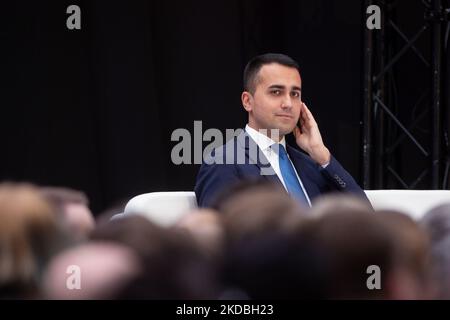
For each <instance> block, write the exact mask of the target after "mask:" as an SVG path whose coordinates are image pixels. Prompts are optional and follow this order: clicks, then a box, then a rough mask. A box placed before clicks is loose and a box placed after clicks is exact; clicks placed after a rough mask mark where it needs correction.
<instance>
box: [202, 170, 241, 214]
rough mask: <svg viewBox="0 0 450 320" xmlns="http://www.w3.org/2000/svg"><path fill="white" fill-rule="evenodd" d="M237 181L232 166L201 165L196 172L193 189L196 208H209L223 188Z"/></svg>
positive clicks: (237, 178) (235, 171)
mask: <svg viewBox="0 0 450 320" xmlns="http://www.w3.org/2000/svg"><path fill="white" fill-rule="evenodd" d="M238 181H239V177H238V174H237V170H236V166H234V165H232V164H206V163H203V164H202V166H201V167H200V171H199V172H198V175H197V181H196V184H195V188H194V191H195V196H196V197H197V202H198V206H199V207H210V206H211V204H212V203H213V202H214V200H215V198H216V197H217V195H218V194H219V193H220V192H221V191H222V190H223V189H224V188H226V187H227V186H231V185H233V184H235V183H237V182H238Z"/></svg>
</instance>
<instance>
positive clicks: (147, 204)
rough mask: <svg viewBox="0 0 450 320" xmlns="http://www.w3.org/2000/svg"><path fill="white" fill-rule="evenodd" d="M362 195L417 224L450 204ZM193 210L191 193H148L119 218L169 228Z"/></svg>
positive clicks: (430, 194)
mask: <svg viewBox="0 0 450 320" xmlns="http://www.w3.org/2000/svg"><path fill="white" fill-rule="evenodd" d="M365 193H366V195H367V197H368V198H369V200H370V202H371V203H372V206H373V207H374V209H375V210H384V209H387V210H389V209H391V210H397V211H401V212H404V213H406V214H408V215H409V216H411V217H412V218H413V219H416V220H418V219H420V218H421V217H422V216H423V215H424V214H425V213H426V212H427V211H428V210H430V209H432V208H434V207H435V206H438V205H440V204H443V203H450V190H365ZM195 208H197V201H196V198H195V193H194V192H192V191H172V192H151V193H144V194H141V195H138V196H136V197H134V198H132V199H131V200H130V201H129V202H128V203H127V205H126V206H125V210H124V213H123V214H121V215H120V216H122V217H126V216H127V215H130V214H140V215H143V216H145V217H146V218H148V219H150V220H151V221H152V222H154V223H156V224H158V225H161V226H164V227H168V226H171V225H173V224H174V223H175V222H176V221H178V220H179V219H180V218H181V216H183V215H184V214H186V213H188V212H189V211H191V210H193V209H195Z"/></svg>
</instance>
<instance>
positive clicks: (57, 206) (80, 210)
mask: <svg viewBox="0 0 450 320" xmlns="http://www.w3.org/2000/svg"><path fill="white" fill-rule="evenodd" d="M40 191H41V193H42V195H43V196H44V198H45V199H47V201H48V202H49V203H50V204H51V205H52V206H53V208H54V210H55V212H56V214H57V217H58V219H59V220H60V221H61V223H62V224H63V226H64V227H65V228H67V230H68V231H69V232H70V233H71V234H72V235H73V237H74V239H76V240H85V239H87V237H88V236H89V234H90V233H91V232H92V230H94V227H95V220H94V217H93V215H92V212H91V210H90V209H89V201H88V198H87V196H86V195H85V194H84V193H83V192H81V191H76V190H73V189H69V188H62V187H41V188H40Z"/></svg>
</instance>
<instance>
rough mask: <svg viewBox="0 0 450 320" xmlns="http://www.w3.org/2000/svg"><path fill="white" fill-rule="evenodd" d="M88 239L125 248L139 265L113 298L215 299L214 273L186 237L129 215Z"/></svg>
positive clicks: (196, 246) (198, 249)
mask: <svg viewBox="0 0 450 320" xmlns="http://www.w3.org/2000/svg"><path fill="white" fill-rule="evenodd" d="M91 238H92V239H93V240H94V241H107V242H112V243H117V244H121V245H125V246H127V247H128V248H130V249H131V250H132V251H133V252H135V254H136V255H137V256H138V257H139V259H140V261H141V263H142V270H143V272H141V273H139V275H138V277H137V278H136V279H135V280H134V281H132V282H131V283H129V285H127V286H126V287H125V288H124V289H123V290H122V291H121V292H120V293H119V294H118V295H117V296H116V298H120V299H207V298H213V297H215V292H216V288H215V286H216V279H215V270H214V268H213V266H212V265H211V264H210V263H209V260H208V259H206V257H205V255H204V253H203V252H202V250H201V248H199V247H198V245H197V242H195V240H194V238H193V237H192V236H191V235H190V234H187V233H185V232H180V231H179V230H177V229H168V228H164V227H161V226H157V225H155V224H154V223H152V222H151V221H150V220H149V219H147V218H145V217H143V216H140V215H130V216H128V217H123V218H120V219H116V220H113V221H111V222H110V223H109V224H105V225H102V226H100V227H98V229H97V230H95V231H94V233H93V234H92V237H91Z"/></svg>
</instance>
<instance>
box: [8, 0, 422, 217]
mask: <svg viewBox="0 0 450 320" xmlns="http://www.w3.org/2000/svg"><path fill="white" fill-rule="evenodd" d="M71 4H77V5H79V6H80V8H81V30H68V29H67V28H66V19H67V17H68V16H69V15H68V14H66V8H67V7H68V6H69V5H71ZM410 14H411V15H413V14H412V13H411V12H408V15H410ZM366 17H367V15H366V13H365V8H363V4H362V1H359V0H352V1H337V0H334V1H324V0H315V1H299V0H297V1H288V0H283V1H267V0H259V1H257V0H252V1H240V0H227V1H216V0H214V1H211V0H208V1H207V0H196V1H194V0H187V1H168V0H165V1H163V0H155V1H100V0H95V1H64V0H59V1H5V2H2V4H1V21H0V37H1V56H0V57H1V70H0V81H1V82H0V85H1V87H0V90H1V96H0V106H1V118H0V119H1V126H0V137H1V144H0V146H1V157H0V179H1V180H3V181H4V180H14V181H31V182H33V183H37V184H40V185H63V186H68V187H72V188H76V189H80V190H83V191H85V192H86V193H87V194H88V196H89V197H90V200H91V204H92V208H93V209H94V211H95V212H99V211H101V210H104V209H105V208H107V207H108V206H111V205H113V204H114V203H115V202H117V201H120V200H126V199H128V198H130V197H131V196H134V195H136V194H139V193H143V192H151V191H166V190H193V187H194V183H195V176H196V173H197V170H198V168H199V166H198V165H181V166H176V165H173V164H172V163H171V160H170V152H171V149H172V147H173V146H174V145H175V144H176V142H172V141H171V139H170V138H171V133H172V131H173V130H175V129H177V128H186V129H188V130H189V131H191V132H193V126H194V120H202V121H203V131H204V130H206V129H208V128H218V129H220V130H225V129H226V128H234V129H235V128H241V127H243V126H245V124H246V119H247V117H246V113H245V111H244V110H243V108H242V106H241V103H240V94H241V90H242V79H241V78H242V71H243V68H244V66H245V64H246V62H247V61H248V60H249V59H250V58H251V57H253V56H254V55H256V54H261V53H265V52H282V53H285V54H288V55H290V56H291V57H293V58H294V59H296V60H297V61H298V62H299V63H300V67H301V75H302V80H303V84H302V86H303V93H302V95H303V100H304V101H305V102H306V103H307V105H308V106H309V107H310V109H311V110H312V112H313V114H314V115H315V117H316V120H317V122H318V123H319V127H320V128H321V132H322V136H323V139H324V141H325V144H326V145H327V146H328V147H329V149H330V150H331V152H332V153H333V154H334V155H335V157H336V158H337V159H338V160H340V162H341V163H342V164H343V165H344V167H345V168H347V169H348V171H349V172H350V173H351V174H352V175H353V176H354V177H355V178H356V180H357V181H358V182H361V164H360V159H361V123H360V120H361V119H360V118H361V109H362V53H363V31H364V27H365V19H366ZM419 17H420V15H419ZM419 71H420V70H419ZM420 72H422V71H420ZM423 72H424V71H423ZM422 75H423V74H422ZM418 76H420V74H419V75H418Z"/></svg>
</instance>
